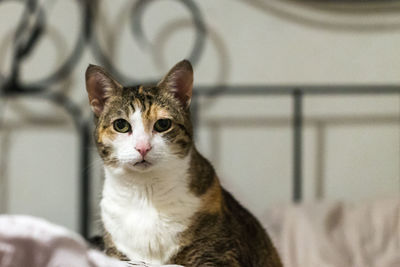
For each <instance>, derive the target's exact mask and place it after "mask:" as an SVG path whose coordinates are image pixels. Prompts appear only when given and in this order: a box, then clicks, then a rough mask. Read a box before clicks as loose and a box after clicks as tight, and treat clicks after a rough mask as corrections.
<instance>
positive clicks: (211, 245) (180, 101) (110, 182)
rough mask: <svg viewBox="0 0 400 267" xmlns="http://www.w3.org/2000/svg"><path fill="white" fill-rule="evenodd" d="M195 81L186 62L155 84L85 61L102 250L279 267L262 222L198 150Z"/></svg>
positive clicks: (161, 259) (173, 260) (133, 256)
mask: <svg viewBox="0 0 400 267" xmlns="http://www.w3.org/2000/svg"><path fill="white" fill-rule="evenodd" d="M192 87H193V68H192V65H191V64H190V62H189V61H187V60H183V61H181V62H179V63H177V64H176V65H175V66H174V67H173V68H172V69H171V70H170V71H169V72H168V73H167V74H166V75H165V77H164V78H163V79H162V80H161V81H160V82H159V83H158V84H157V85H155V86H143V85H140V86H134V87H124V86H122V85H121V84H120V83H119V82H118V81H116V80H115V79H114V78H113V77H112V76H111V75H110V74H108V73H107V72H106V71H105V70H104V69H103V68H101V67H99V66H95V65H89V67H88V68H87V70H86V90H87V93H88V97H89V103H90V106H91V108H92V111H93V113H94V117H95V124H96V128H95V134H94V136H95V143H96V145H97V148H98V152H99V154H100V157H101V158H102V160H103V162H104V172H105V181H104V186H103V193H102V199H101V203H100V206H101V219H102V223H103V227H104V230H105V234H104V236H103V240H104V245H105V252H106V254H108V255H110V256H113V257H116V258H119V259H121V260H139V261H143V262H148V263H151V264H179V265H183V266H187V267H189V266H190V267H196V266H230V267H236V266H254V267H262V266H266V267H280V266H282V264H281V261H280V258H279V256H278V253H277V251H276V249H275V247H274V246H273V244H272V242H271V240H270V238H269V237H268V235H267V234H266V232H265V230H264V229H263V227H262V226H261V224H260V223H259V222H258V221H257V219H256V218H255V217H254V216H253V215H252V214H250V212H249V211H247V210H246V209H245V208H244V207H242V206H241V205H240V204H239V202H238V201H236V200H235V199H234V198H233V196H232V195H231V194H230V193H229V192H228V191H226V190H225V189H224V188H223V187H222V186H221V185H220V182H219V179H218V177H217V175H216V173H215V171H214V168H213V167H212V165H211V164H210V163H209V162H208V161H207V159H205V158H204V157H203V156H202V155H201V154H200V153H199V152H198V151H197V150H196V147H195V145H194V142H193V129H192V123H191V119H190V110H189V108H190V100H191V97H192Z"/></svg>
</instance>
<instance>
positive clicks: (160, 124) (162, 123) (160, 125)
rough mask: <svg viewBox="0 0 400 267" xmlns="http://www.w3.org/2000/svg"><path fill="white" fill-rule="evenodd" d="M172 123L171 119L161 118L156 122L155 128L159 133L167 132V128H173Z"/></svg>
mask: <svg viewBox="0 0 400 267" xmlns="http://www.w3.org/2000/svg"><path fill="white" fill-rule="evenodd" d="M171 124H172V123H171V120H170V119H160V120H158V121H156V123H155V124H154V130H155V131H156V132H159V133H161V132H165V131H166V130H168V129H169V128H171Z"/></svg>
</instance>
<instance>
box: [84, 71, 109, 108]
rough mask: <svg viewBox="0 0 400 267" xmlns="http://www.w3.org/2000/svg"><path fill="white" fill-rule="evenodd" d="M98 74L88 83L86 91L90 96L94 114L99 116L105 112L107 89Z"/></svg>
mask: <svg viewBox="0 0 400 267" xmlns="http://www.w3.org/2000/svg"><path fill="white" fill-rule="evenodd" d="M101 80H102V79H101V77H100V75H99V74H98V73H95V74H92V75H90V76H89V77H88V80H87V81H86V89H87V92H88V96H89V103H90V105H91V106H92V109H93V112H94V113H96V114H97V115H99V114H100V113H101V112H102V111H103V107H104V103H105V100H106V98H105V88H104V85H103V84H102V82H101Z"/></svg>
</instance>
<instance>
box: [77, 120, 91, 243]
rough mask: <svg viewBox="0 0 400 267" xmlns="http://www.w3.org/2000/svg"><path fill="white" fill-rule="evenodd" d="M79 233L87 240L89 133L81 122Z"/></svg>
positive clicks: (88, 226)
mask: <svg viewBox="0 0 400 267" xmlns="http://www.w3.org/2000/svg"><path fill="white" fill-rule="evenodd" d="M80 142H81V143H80V150H81V152H80V157H81V158H80V171H81V172H80V179H79V181H80V206H79V209H80V210H79V212H80V216H79V218H80V225H79V228H80V233H81V235H82V236H83V237H84V238H86V239H88V238H89V229H90V225H89V224H90V217H91V216H90V215H91V214H90V168H89V162H90V149H89V147H90V133H89V127H88V124H87V123H85V122H83V123H82V124H81V127H80Z"/></svg>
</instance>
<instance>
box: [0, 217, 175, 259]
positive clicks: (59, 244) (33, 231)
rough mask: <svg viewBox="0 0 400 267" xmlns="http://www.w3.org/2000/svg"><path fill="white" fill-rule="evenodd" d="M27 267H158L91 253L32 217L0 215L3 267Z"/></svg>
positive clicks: (72, 235)
mask: <svg viewBox="0 0 400 267" xmlns="http://www.w3.org/2000/svg"><path fill="white" fill-rule="evenodd" d="M25 266H27V267H28V266H29V267H86V266H90V267H126V266H142V267H145V266H147V267H155V266H152V265H148V264H145V263H140V262H134V261H132V262H120V261H117V260H115V259H111V258H109V257H107V256H106V255H104V254H102V253H101V252H99V251H96V250H94V249H90V248H89V247H88V245H87V244H86V242H85V241H84V240H83V238H81V237H80V236H79V235H77V234H75V233H72V232H70V231H68V230H67V229H65V228H63V227H61V226H57V225H54V224H51V223H49V222H47V221H45V220H42V219H38V218H34V217H30V216H6V215H0V267H25ZM166 266H170V267H172V266H173V265H165V267H166ZM174 266H176V265H174Z"/></svg>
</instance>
